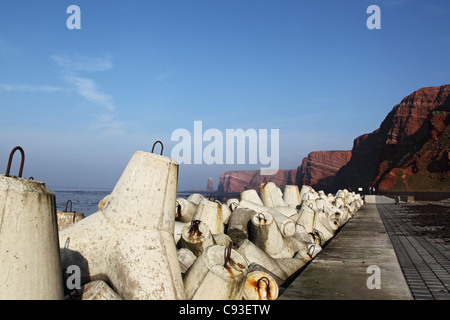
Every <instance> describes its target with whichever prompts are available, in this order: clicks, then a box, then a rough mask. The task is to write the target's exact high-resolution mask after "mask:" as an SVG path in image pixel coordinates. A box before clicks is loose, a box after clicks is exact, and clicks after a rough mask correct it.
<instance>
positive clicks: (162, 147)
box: [152, 140, 164, 155]
mask: <svg viewBox="0 0 450 320" xmlns="http://www.w3.org/2000/svg"><path fill="white" fill-rule="evenodd" d="M157 143H159V144H160V145H161V153H160V155H162V154H163V150H164V146H163V143H162V142H161V141H159V140H158V141H156V142H155V143H154V144H153V148H152V153H153V150H155V146H156V144H157Z"/></svg>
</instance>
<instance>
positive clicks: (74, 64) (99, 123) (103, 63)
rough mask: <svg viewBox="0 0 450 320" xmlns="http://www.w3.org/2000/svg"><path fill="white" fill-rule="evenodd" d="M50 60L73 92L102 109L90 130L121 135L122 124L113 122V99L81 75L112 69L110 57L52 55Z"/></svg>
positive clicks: (116, 121) (89, 79)
mask: <svg viewBox="0 0 450 320" xmlns="http://www.w3.org/2000/svg"><path fill="white" fill-rule="evenodd" d="M51 59H52V60H53V62H54V63H55V64H56V66H57V67H59V68H60V70H61V72H62V78H63V80H64V81H66V82H67V83H68V84H69V85H70V87H72V88H73V89H74V90H75V92H76V93H77V94H78V95H79V96H80V97H82V98H83V99H85V100H86V101H88V102H90V103H93V104H95V105H97V106H100V107H102V108H103V109H102V110H100V111H99V112H101V115H100V116H96V117H95V119H94V120H93V121H92V122H91V124H90V127H89V128H90V130H92V131H95V132H102V133H103V134H106V135H114V136H117V135H123V134H124V133H125V130H124V124H123V122H121V121H118V120H115V117H114V111H115V109H116V107H115V102H114V97H113V96H112V95H109V94H107V93H105V92H103V91H102V90H101V89H100V88H99V86H98V84H97V82H96V81H95V80H94V79H93V78H92V76H89V77H85V76H84V75H83V73H89V74H91V73H95V72H104V71H107V70H110V69H111V68H112V67H113V64H112V61H111V56H110V55H106V56H105V57H101V58H98V57H96V58H95V57H86V56H69V55H57V54H55V55H52V56H51Z"/></svg>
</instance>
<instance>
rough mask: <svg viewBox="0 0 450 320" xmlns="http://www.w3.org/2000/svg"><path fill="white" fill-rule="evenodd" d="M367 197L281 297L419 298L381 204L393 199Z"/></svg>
mask: <svg viewBox="0 0 450 320" xmlns="http://www.w3.org/2000/svg"><path fill="white" fill-rule="evenodd" d="M375 199H376V201H374V200H375ZM367 200H368V201H367V202H372V203H367V202H366V204H365V205H364V206H363V207H362V208H361V209H360V210H359V211H358V212H357V213H356V214H355V215H354V216H353V217H352V218H351V219H350V220H349V221H348V222H347V224H346V225H345V226H343V227H342V228H341V229H340V231H339V232H338V233H337V235H335V237H334V238H333V239H331V241H330V242H329V243H328V244H327V245H326V246H325V247H324V248H323V250H322V251H321V252H320V253H319V254H318V255H317V256H316V257H315V258H314V260H313V261H312V262H311V263H310V264H309V265H308V266H307V267H306V268H305V269H304V270H303V271H302V272H301V273H300V274H299V276H298V277H297V278H296V279H295V280H294V281H293V282H292V283H291V284H290V285H289V286H288V287H287V288H286V290H285V291H284V292H283V293H282V294H281V295H280V296H279V298H278V300H306V299H315V300H337V299H345V300H412V299H414V297H413V295H412V293H411V290H410V287H409V285H408V283H407V281H406V279H405V276H404V274H403V272H402V268H401V266H400V263H399V260H398V258H397V254H396V252H395V250H394V247H393V244H392V242H391V240H390V237H389V234H388V232H387V231H386V228H385V226H384V224H383V221H382V219H381V216H380V213H379V211H378V209H377V204H378V203H393V200H392V199H389V198H386V197H382V196H372V197H371V198H370V199H367ZM374 202H376V203H377V204H375V203H374ZM378 275H379V277H378V278H377V276H378ZM377 284H379V288H377Z"/></svg>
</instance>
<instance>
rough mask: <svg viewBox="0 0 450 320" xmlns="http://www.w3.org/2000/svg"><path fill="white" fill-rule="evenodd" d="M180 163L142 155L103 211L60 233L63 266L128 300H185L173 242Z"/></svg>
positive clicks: (133, 160)
mask: <svg viewBox="0 0 450 320" xmlns="http://www.w3.org/2000/svg"><path fill="white" fill-rule="evenodd" d="M177 178H178V164H177V163H176V162H175V161H174V160H172V159H170V158H168V157H164V156H160V155H156V154H153V153H148V152H142V151H137V152H135V153H134V154H133V156H132V158H131V159H130V161H129V163H128V165H127V166H126V168H125V170H124V171H123V173H122V175H121V177H120V178H119V181H118V182H117V184H116V186H115V187H114V190H113V191H112V193H111V194H110V196H109V199H108V202H107V203H106V204H105V206H104V208H103V209H102V210H100V211H98V212H96V213H94V214H92V215H90V216H88V217H87V218H85V219H83V220H81V221H79V222H77V223H76V224H74V225H72V226H70V227H68V228H66V229H64V230H62V231H60V233H59V238H60V247H61V251H60V252H61V265H62V268H63V269H65V268H67V267H68V266H70V265H77V266H79V267H80V269H81V278H82V282H84V283H85V282H87V281H93V280H103V279H105V278H106V279H107V280H108V281H109V282H110V283H111V285H112V286H113V287H114V288H115V290H116V292H117V293H118V294H119V295H120V297H121V298H123V299H148V300H151V299H184V298H185V294H184V288H183V281H182V277H181V270H180V265H179V262H178V258H177V249H176V246H175V241H174V235H173V231H174V223H175V218H174V212H175V202H176V194H177Z"/></svg>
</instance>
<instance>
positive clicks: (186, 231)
mask: <svg viewBox="0 0 450 320" xmlns="http://www.w3.org/2000/svg"><path fill="white" fill-rule="evenodd" d="M214 244H216V242H215V240H214V238H213V236H212V234H211V231H210V230H209V228H208V226H207V225H206V224H205V223H204V222H203V221H200V220H192V221H191V223H190V224H185V225H184V227H183V229H182V230H181V238H180V240H179V241H178V244H177V246H178V248H186V249H189V250H191V251H192V253H193V254H194V255H195V256H196V257H198V256H200V255H201V254H202V252H203V251H205V249H206V248H207V247H209V246H212V245H214Z"/></svg>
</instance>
